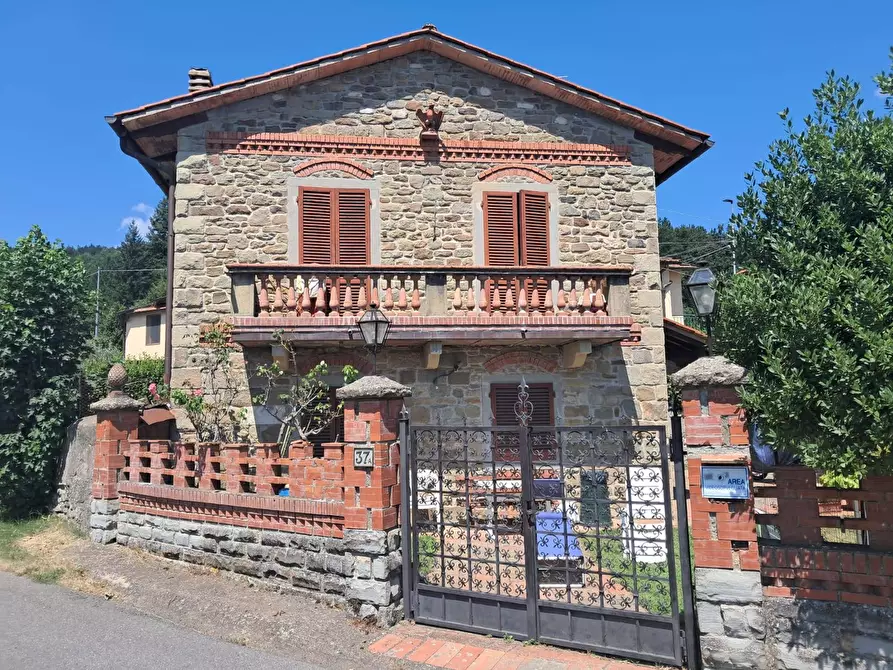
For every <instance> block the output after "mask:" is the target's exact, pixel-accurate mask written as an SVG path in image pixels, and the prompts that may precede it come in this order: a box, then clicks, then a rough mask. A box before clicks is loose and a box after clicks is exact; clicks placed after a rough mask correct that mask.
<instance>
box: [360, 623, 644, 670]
mask: <svg viewBox="0 0 893 670" xmlns="http://www.w3.org/2000/svg"><path fill="white" fill-rule="evenodd" d="M369 651H371V652H373V653H375V654H382V655H383V656H387V657H390V658H395V659H405V660H407V661H412V662H414V663H423V664H425V665H428V666H433V667H436V668H447V669H448V670H572V669H573V670H659V669H660V667H661V666H655V665H638V664H636V663H631V662H628V661H624V660H620V659H616V658H609V657H606V656H596V655H594V654H590V653H586V652H581V651H573V650H570V649H561V648H559V647H551V646H548V645H539V644H524V643H523V642H518V641H515V640H503V639H499V638H492V637H487V636H484V635H476V634H474V633H464V632H461V631H455V630H447V629H443V628H434V627H430V626H419V625H415V624H411V623H406V622H404V623H401V624H399V625H398V626H396V627H394V628H392V629H391V632H389V633H387V634H386V635H384V636H383V637H381V638H380V639H378V640H376V641H375V642H373V643H372V644H371V645H370V646H369Z"/></svg>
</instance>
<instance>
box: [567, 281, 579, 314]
mask: <svg viewBox="0 0 893 670" xmlns="http://www.w3.org/2000/svg"><path fill="white" fill-rule="evenodd" d="M567 306H568V308H569V309H570V311H572V312H575V311H577V280H576V279H571V292H570V293H569V294H568V296H567Z"/></svg>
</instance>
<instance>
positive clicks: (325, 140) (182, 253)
mask: <svg viewBox="0 0 893 670" xmlns="http://www.w3.org/2000/svg"><path fill="white" fill-rule="evenodd" d="M429 105H434V109H436V110H438V111H442V112H443V121H442V124H441V125H440V129H439V136H440V146H439V148H437V149H434V150H431V149H426V150H423V149H421V148H420V141H419V131H420V130H421V127H422V126H421V123H420V121H419V120H418V119H417V118H416V112H417V110H420V109H422V110H424V109H426V108H427V107H428V106H429ZM326 193H331V195H330V196H329V195H324V194H326ZM341 193H364V194H365V195H364V196H363V197H364V198H368V210H367V211H366V213H365V216H366V217H367V220H366V221H365V223H363V224H362V225H364V226H365V236H366V237H365V240H364V243H365V244H366V245H367V249H366V250H365V251H364V252H363V253H364V254H365V255H356V254H354V255H352V256H351V255H350V254H348V256H338V257H333V261H337V260H338V258H341V260H342V262H341V263H340V264H348V263H345V262H344V259H345V258H347V259H348V260H350V259H353V262H356V261H357V260H359V261H362V260H364V259H365V260H366V262H367V263H368V264H371V265H398V266H404V265H405V266H413V265H426V266H451V267H465V266H467V267H475V266H481V265H485V264H486V263H487V261H488V258H489V256H490V254H489V253H488V244H492V243H493V236H492V234H490V233H489V229H490V227H491V226H490V225H488V224H489V223H490V221H488V213H487V211H486V209H487V205H486V203H487V199H488V197H493V195H494V194H497V195H500V196H501V197H502V198H503V201H506V202H508V201H509V200H511V198H515V197H516V198H517V202H518V203H521V201H522V200H523V198H522V194H523V193H529V194H532V196H531V202H534V201H536V202H545V203H546V205H545V207H546V208H545V209H543V210H541V212H540V214H536V217H538V218H536V226H539V227H536V226H534V224H531V228H530V229H531V230H533V229H534V228H535V229H536V231H537V232H536V234H535V235H536V236H538V237H537V239H536V244H539V245H540V247H539V251H538V252H537V253H538V254H539V255H537V254H533V255H531V256H530V258H537V259H539V260H537V261H536V262H529V263H528V264H531V265H538V264H548V265H551V266H574V267H589V266H596V265H598V266H630V267H631V268H632V275H631V276H630V278H629V315H630V316H631V317H632V318H633V320H634V321H635V322H636V323H637V324H638V326H640V328H641V339H640V340H639V341H638V342H636V343H635V346H621V344H619V343H616V342H615V343H613V344H610V345H605V346H601V347H596V348H595V349H594V350H593V353H592V354H591V355H589V357H588V358H587V359H586V362H585V364H584V365H583V366H582V367H579V368H574V369H566V368H564V367H562V366H561V363H562V353H561V350H560V349H559V348H557V347H555V346H543V347H539V348H536V352H537V355H539V356H542V357H545V358H548V359H550V360H552V361H553V362H554V363H555V364H556V365H558V368H557V370H556V371H555V372H554V373H544V372H543V371H542V370H541V369H536V370H527V369H526V368H525V367H524V365H523V364H521V365H519V366H517V369H515V367H512V366H508V367H506V368H503V369H500V370H499V371H498V373H492V372H490V371H488V370H487V368H486V367H485V363H486V361H488V360H490V359H492V358H493V357H494V356H496V355H499V354H500V353H506V352H507V351H508V349H506V350H505V351H504V350H503V349H500V348H498V347H496V348H494V347H487V346H482V345H474V346H466V347H451V348H449V350H448V351H447V352H445V355H444V357H443V358H442V360H441V366H442V367H443V366H448V367H453V366H454V365H457V366H458V367H456V372H454V373H453V374H451V375H450V376H449V377H445V378H444V379H441V380H436V381H437V382H438V383H437V384H435V381H432V380H433V379H434V377H436V376H437V374H438V373H439V372H440V371H438V370H425V369H423V367H422V366H421V365H420V363H419V358H420V356H419V350H420V349H421V347H422V345H423V343H422V342H419V343H418V347H417V348H416V349H411V350H410V351H407V350H406V349H405V348H401V349H399V350H398V349H394V348H387V349H386V350H385V352H384V353H383V354H381V355H380V356H379V372H380V373H382V374H387V375H390V376H393V377H395V378H397V379H398V381H401V382H404V383H409V384H412V385H413V387H414V393H415V395H414V398H413V399H412V401H411V405H412V411H413V417H414V419H415V420H418V421H433V420H439V421H446V422H449V421H468V422H472V423H473V422H483V423H488V422H489V420H490V417H489V416H488V410H487V408H488V407H489V406H490V402H489V399H488V397H487V394H488V387H489V385H490V384H502V383H507V382H513V381H515V379H516V378H518V379H520V375H525V378H526V379H527V381H529V382H540V383H547V382H548V383H552V384H553V388H554V393H555V396H556V404H555V412H556V413H557V415H558V416H559V417H560V418H562V420H564V421H566V422H568V423H570V422H572V421H574V420H583V419H585V418H587V417H589V418H592V419H594V420H605V421H607V420H617V419H619V418H622V417H626V418H629V419H636V420H642V421H649V422H650V421H663V420H665V418H666V381H665V377H666V374H665V373H666V370H665V363H664V351H663V346H664V342H663V333H662V309H661V284H660V265H659V256H658V238H657V212H656V202H655V171H654V165H653V150H652V146H651V145H649V144H647V143H645V142H643V141H641V140H639V139H637V136H636V133H635V132H634V131H633V130H632V129H630V128H626V127H623V126H620V125H617V124H615V123H612V122H609V121H607V120H605V119H604V118H602V117H600V116H597V115H595V114H591V113H588V112H585V111H583V110H581V109H579V108H577V107H571V106H570V105H567V104H565V103H562V102H560V101H558V100H555V99H554V98H550V97H546V96H542V95H539V94H536V93H533V92H532V91H530V90H529V89H526V88H522V87H520V86H517V85H514V84H510V83H508V82H506V81H503V80H501V79H497V78H495V77H492V76H488V75H486V74H484V73H482V72H479V71H477V70H473V69H471V68H468V67H466V66H464V65H461V64H459V63H457V62H454V61H452V60H449V59H447V58H444V57H442V56H439V55H437V54H434V53H431V52H427V51H419V52H415V53H411V54H408V55H405V56H401V57H398V58H394V59H392V60H388V61H384V62H380V63H377V64H375V65H370V66H368V67H364V68H361V69H356V70H352V71H348V72H344V73H342V74H338V75H335V76H332V77H328V78H326V79H322V80H319V81H314V82H312V83H309V84H305V85H299V86H296V87H293V88H291V89H288V90H285V91H280V92H276V93H271V94H268V95H263V96H260V97H256V98H252V99H249V100H244V101H241V102H237V103H233V104H230V105H227V106H223V107H220V108H217V109H212V110H209V111H208V112H207V118H206V120H204V121H203V122H201V123H196V124H194V125H190V126H186V127H183V128H180V129H179V130H178V132H177V154H176V185H175V188H174V196H175V202H174V211H175V218H174V220H173V230H174V233H175V257H174V271H173V311H172V314H173V318H172V324H173V333H172V343H173V356H172V379H171V382H172V384H173V385H174V386H182V385H184V384H189V383H192V384H195V385H197V384H199V383H200V375H199V370H198V360H199V358H197V357H200V355H201V352H200V348H197V347H196V346H195V338H196V336H197V335H198V334H199V331H200V329H201V327H202V326H203V325H206V324H210V323H214V322H217V321H220V320H226V319H230V318H232V316H233V309H234V308H233V299H232V281H231V278H230V276H229V275H228V274H227V269H226V266H227V265H228V264H232V263H291V264H297V263H300V262H302V259H304V260H306V259H307V258H308V255H307V254H311V255H312V253H313V251H312V249H313V247H314V244H316V246H317V247H318V246H319V244H318V242H319V239H320V236H321V235H325V232H324V230H325V226H326V225H328V224H326V223H325V222H326V221H328V220H329V219H327V218H326V217H330V218H331V221H333V222H334V221H335V219H336V218H337V217H338V216H341V215H339V214H338V211H341V210H338V211H336V212H335V213H330V212H329V210H325V211H323V213H322V214H318V213H317V214H318V216H317V218H316V219H313V217H312V216H310V215H309V214H308V212H309V211H310V210H307V211H305V210H304V209H302V202H303V200H302V198H303V199H305V200H306V197H307V194H310V195H311V196H312V197H311V200H312V199H313V198H317V199H318V200H319V199H320V198H322V199H323V200H325V201H326V202H331V203H334V204H333V205H331V206H332V207H335V209H336V210H337V208H338V204H337V203H338V198H340V197H342V196H340V195H339V194H341ZM314 194H315V195H314ZM320 194H323V195H320ZM513 194H517V196H515V195H513ZM346 206H347V205H345V207H346ZM518 207H519V208H520V207H521V205H520V204H519V205H518ZM531 211H532V210H531ZM348 214H349V212H348V210H346V209H345V210H344V214H343V216H344V217H345V220H346V218H347V217H348ZM534 214H535V213H533V214H530V213H525V212H522V211H521V210H520V209H519V210H518V212H516V214H515V216H516V217H517V219H518V225H519V226H522V223H523V221H524V220H526V217H534ZM311 220H312V221H311ZM491 220H495V219H493V218H492V216H491ZM531 220H533V219H531ZM313 221H315V222H316V223H315V225H316V227H315V228H314V227H313V226H312V225H310V223H312V222H313ZM320 222H322V223H320ZM334 225H335V224H334V223H333V224H332V226H334ZM508 225H509V226H511V225H514V223H512V222H511V221H510V222H509V224H508ZM343 227H344V226H343V225H342V226H341V227H339V228H338V229H337V230H341V229H342V228H343ZM332 230H335V228H332ZM519 230H522V232H521V233H519V234H521V235H523V234H525V233H523V230H524V229H523V226H522V227H521V228H519ZM320 231H323V232H320ZM332 234H333V235H335V237H333V238H331V239H332V240H333V241H332V244H334V243H335V242H334V241H335V240H336V239H340V238H338V235H339V233H337V232H335V233H332ZM350 234H352V233H348V234H346V235H347V237H345V238H344V239H345V240H348V241H346V242H344V244H345V245H348V246H349V244H351V243H350V242H349V238H350ZM488 235H489V237H488ZM530 240H531V244H533V243H534V234H533V233H531V237H530ZM519 243H520V242H519ZM524 258H526V256H524V257H523V258H522V257H521V256H519V259H521V260H522V261H523V259H524ZM326 353H331V350H330V349H328V348H327V347H325V346H322V345H321V346H320V347H319V349H318V351H315V352H313V353H308V356H318V357H325V355H326ZM269 355H270V354H269V349H264V348H256V349H246V350H245V354H244V359H247V360H245V365H246V370H249V371H250V368H251V367H252V365H253V364H254V363H255V362H257V361H260V360H264V359H265V358H266V357H269ZM235 356H236V357H237V358H238V359H239V360H240V362H242V360H244V359H243V356H242V354H235ZM247 376H248V372H247V371H246V377H247ZM540 377H542V379H540ZM243 400H244V401H245V402H246V404H247V402H248V400H247V394H246V396H245V398H244V399H243ZM258 423H259V425H261V424H263V419H262V417H260V416H259V417H258Z"/></svg>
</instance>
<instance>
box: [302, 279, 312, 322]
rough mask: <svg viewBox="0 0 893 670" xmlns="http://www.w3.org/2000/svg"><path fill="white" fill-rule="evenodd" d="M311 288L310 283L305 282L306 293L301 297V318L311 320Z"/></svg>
mask: <svg viewBox="0 0 893 670" xmlns="http://www.w3.org/2000/svg"><path fill="white" fill-rule="evenodd" d="M310 308H311V303H310V286H309V281H305V282H304V292H303V294H302V295H301V316H302V317H306V318H308V319H309V318H310Z"/></svg>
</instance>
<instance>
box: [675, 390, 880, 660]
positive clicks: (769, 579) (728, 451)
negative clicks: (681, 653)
mask: <svg viewBox="0 0 893 670" xmlns="http://www.w3.org/2000/svg"><path fill="white" fill-rule="evenodd" d="M738 403H739V399H738V395H737V392H736V391H735V389H734V388H733V387H730V386H719V387H716V386H710V385H709V384H701V385H699V386H696V387H692V388H686V389H684V390H683V410H684V411H683V414H684V426H685V444H686V448H687V451H688V453H689V455H690V457H689V459H688V480H689V481H688V483H689V513H690V516H691V535H692V546H693V553H694V566H695V592H696V593H695V598H696V603H697V616H698V627H699V631H700V643H701V644H700V647H701V655H702V660H703V665H704V667H705V668H707V669H711V668H717V669H718V668H724V669H737V668H742V669H743V668H759V669H766V670H782V669H803V670H806V669H813V668H851V667H852V668H857V667H858V668H878V669H880V668H886V667H890V666H891V665H893V542H891V540H893V535H891V532H893V477H869V478H866V479H865V480H863V482H862V484H861V486H860V488H859V489H856V490H839V489H832V488H826V487H822V486H821V485H820V484H819V483H818V481H817V473H816V472H815V471H814V470H812V469H809V468H804V467H779V468H775V469H774V471H773V472H772V473H770V475H769V476H768V477H766V478H765V479H764V480H762V481H760V480H757V481H752V482H751V490H752V492H753V493H754V495H752V496H751V497H750V499H748V500H740V501H730V500H711V499H707V498H705V497H704V495H703V492H702V489H701V467H702V465H706V464H713V465H716V464H726V465H729V464H743V465H750V456H749V449H748V442H747V431H746V425H745V423H744V419H743V415H742V412H740V410H739V408H738Z"/></svg>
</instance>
